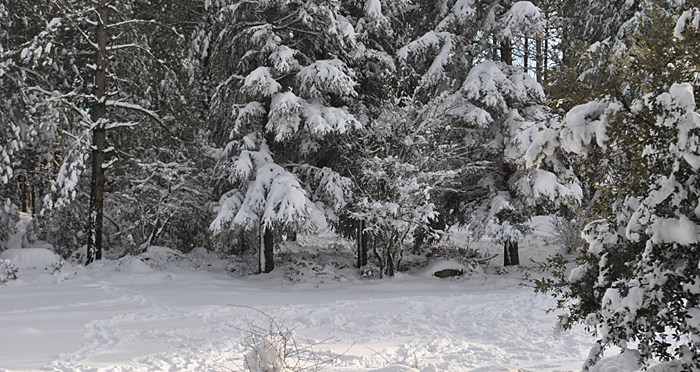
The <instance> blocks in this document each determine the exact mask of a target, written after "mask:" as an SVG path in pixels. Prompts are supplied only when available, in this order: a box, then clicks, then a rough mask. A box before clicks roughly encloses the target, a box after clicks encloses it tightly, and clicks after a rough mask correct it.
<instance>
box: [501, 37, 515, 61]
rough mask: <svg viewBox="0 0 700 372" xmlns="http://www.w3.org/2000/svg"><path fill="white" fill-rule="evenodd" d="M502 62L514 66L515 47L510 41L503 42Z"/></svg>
mask: <svg viewBox="0 0 700 372" xmlns="http://www.w3.org/2000/svg"><path fill="white" fill-rule="evenodd" d="M501 62H503V63H505V64H507V65H512V64H513V46H512V45H511V43H510V40H504V41H503V42H501Z"/></svg>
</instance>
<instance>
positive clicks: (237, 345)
mask: <svg viewBox="0 0 700 372" xmlns="http://www.w3.org/2000/svg"><path fill="white" fill-rule="evenodd" d="M58 278H59V275H50V274H39V273H37V274H33V275H28V276H23V277H20V279H18V280H16V281H12V282H10V283H9V284H7V285H4V286H1V287H0V298H2V301H1V302H0V314H1V315H0V330H2V333H1V334H2V336H1V337H0V369H2V368H5V369H7V370H9V371H19V370H53V371H166V370H169V371H213V370H239V369H240V368H242V366H243V364H242V360H243V357H244V355H245V353H246V351H247V349H246V347H245V346H244V345H243V344H242V341H243V340H244V339H245V338H246V336H247V333H246V332H247V331H246V330H247V329H248V328H249V324H255V325H259V326H261V327H265V326H266V325H265V323H264V322H265V319H264V318H263V317H261V314H260V313H259V312H258V311H257V310H261V311H264V312H266V313H268V314H270V315H271V316H272V317H274V318H276V319H282V318H284V320H285V325H286V326H288V327H289V328H290V329H294V332H295V334H296V338H297V341H298V342H300V343H306V342H320V343H321V345H320V346H316V347H315V349H316V350H317V351H318V352H319V353H321V354H323V355H326V354H328V355H339V356H338V357H337V360H336V361H335V362H334V363H333V365H332V366H331V367H329V368H328V369H327V370H328V371H374V370H377V369H378V368H386V367H392V368H389V369H382V370H384V371H387V372H388V371H400V370H405V371H415V370H418V371H470V370H475V369H478V370H479V371H499V370H517V369H507V368H511V367H520V368H523V369H526V370H531V371H553V370H575V369H578V368H580V366H581V363H582V361H583V359H584V358H585V355H586V353H587V350H588V348H589V347H590V344H591V342H592V340H591V339H590V338H589V337H588V336H586V335H585V334H584V333H583V332H582V331H576V332H572V333H568V334H565V335H563V336H562V337H561V338H559V339H556V338H554V337H553V335H552V327H553V323H554V320H555V316H554V315H547V314H545V312H544V311H543V309H545V308H547V307H549V306H551V305H552V301H551V300H550V299H549V298H547V297H545V296H541V295H535V294H533V293H532V292H531V291H530V290H528V289H526V288H521V287H519V286H518V283H517V282H515V281H514V280H513V279H512V278H507V277H502V278H501V277H498V278H495V279H494V278H490V277H487V276H479V277H468V278H466V279H458V280H452V281H450V280H441V279H437V278H434V277H432V278H430V277H409V276H400V277H397V278H395V279H389V280H381V281H379V280H366V281H352V282H345V283H337V282H333V283H318V284H310V283H297V284H291V283H289V282H286V281H285V280H284V279H283V278H282V277H281V276H280V275H277V274H276V273H274V272H273V273H272V274H270V275H261V276H256V277H248V278H243V279H235V278H233V277H231V276H230V275H227V274H225V273H221V272H219V273H217V272H206V271H194V270H187V269H175V268H173V267H171V268H168V269H167V270H153V271H149V270H143V269H142V267H141V265H134V264H133V262H132V261H131V260H126V261H125V260H121V261H103V262H98V263H97V264H94V265H92V266H90V267H88V268H83V267H81V266H76V267H73V268H72V269H70V270H65V269H64V270H63V271H62V272H61V276H60V278H62V279H60V280H59V279H58ZM253 308H255V309H257V310H254V309H253ZM399 366H402V367H399ZM415 366H417V367H418V368H417V369H415ZM409 367H413V368H414V369H411V368H409Z"/></svg>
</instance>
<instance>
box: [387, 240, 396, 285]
mask: <svg viewBox="0 0 700 372" xmlns="http://www.w3.org/2000/svg"><path fill="white" fill-rule="evenodd" d="M392 248H393V247H392V245H391V244H390V245H389V246H388V247H387V249H386V276H388V277H392V276H394V272H395V271H396V270H395V267H394V255H393V254H392V253H391V251H392Z"/></svg>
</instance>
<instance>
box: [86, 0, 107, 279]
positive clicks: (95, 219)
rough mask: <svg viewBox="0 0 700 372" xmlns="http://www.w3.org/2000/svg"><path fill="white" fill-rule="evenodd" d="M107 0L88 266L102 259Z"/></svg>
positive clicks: (99, 58)
mask: <svg viewBox="0 0 700 372" xmlns="http://www.w3.org/2000/svg"><path fill="white" fill-rule="evenodd" d="M107 13H108V9H107V0H100V4H99V6H98V14H99V19H98V21H97V51H96V52H95V66H96V69H95V89H94V95H95V98H94V99H95V102H94V103H93V105H92V113H91V119H92V121H93V123H95V124H96V126H95V129H93V131H92V179H91V180H90V216H89V217H88V242H87V261H86V262H85V264H86V265H89V264H90V263H92V262H93V261H95V260H101V259H102V220H103V207H104V186H105V177H104V168H103V164H104V160H105V159H104V157H105V154H104V149H105V139H106V129H105V125H104V122H103V118H104V116H105V114H106V113H107V106H106V102H105V100H106V99H107V97H106V91H107V30H106V28H105V23H106V22H107Z"/></svg>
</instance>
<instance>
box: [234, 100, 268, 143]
mask: <svg viewBox="0 0 700 372" xmlns="http://www.w3.org/2000/svg"><path fill="white" fill-rule="evenodd" d="M266 113H267V112H266V111H265V106H263V104H262V103H260V102H257V101H252V102H248V103H247V104H246V105H245V106H243V107H242V108H240V109H239V110H238V115H237V116H236V122H235V124H234V127H233V131H232V132H231V138H233V137H234V135H235V134H236V133H241V131H242V130H243V128H244V127H246V126H248V125H250V124H252V123H255V122H256V121H258V120H260V119H261V118H264V117H265V114H266Z"/></svg>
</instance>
